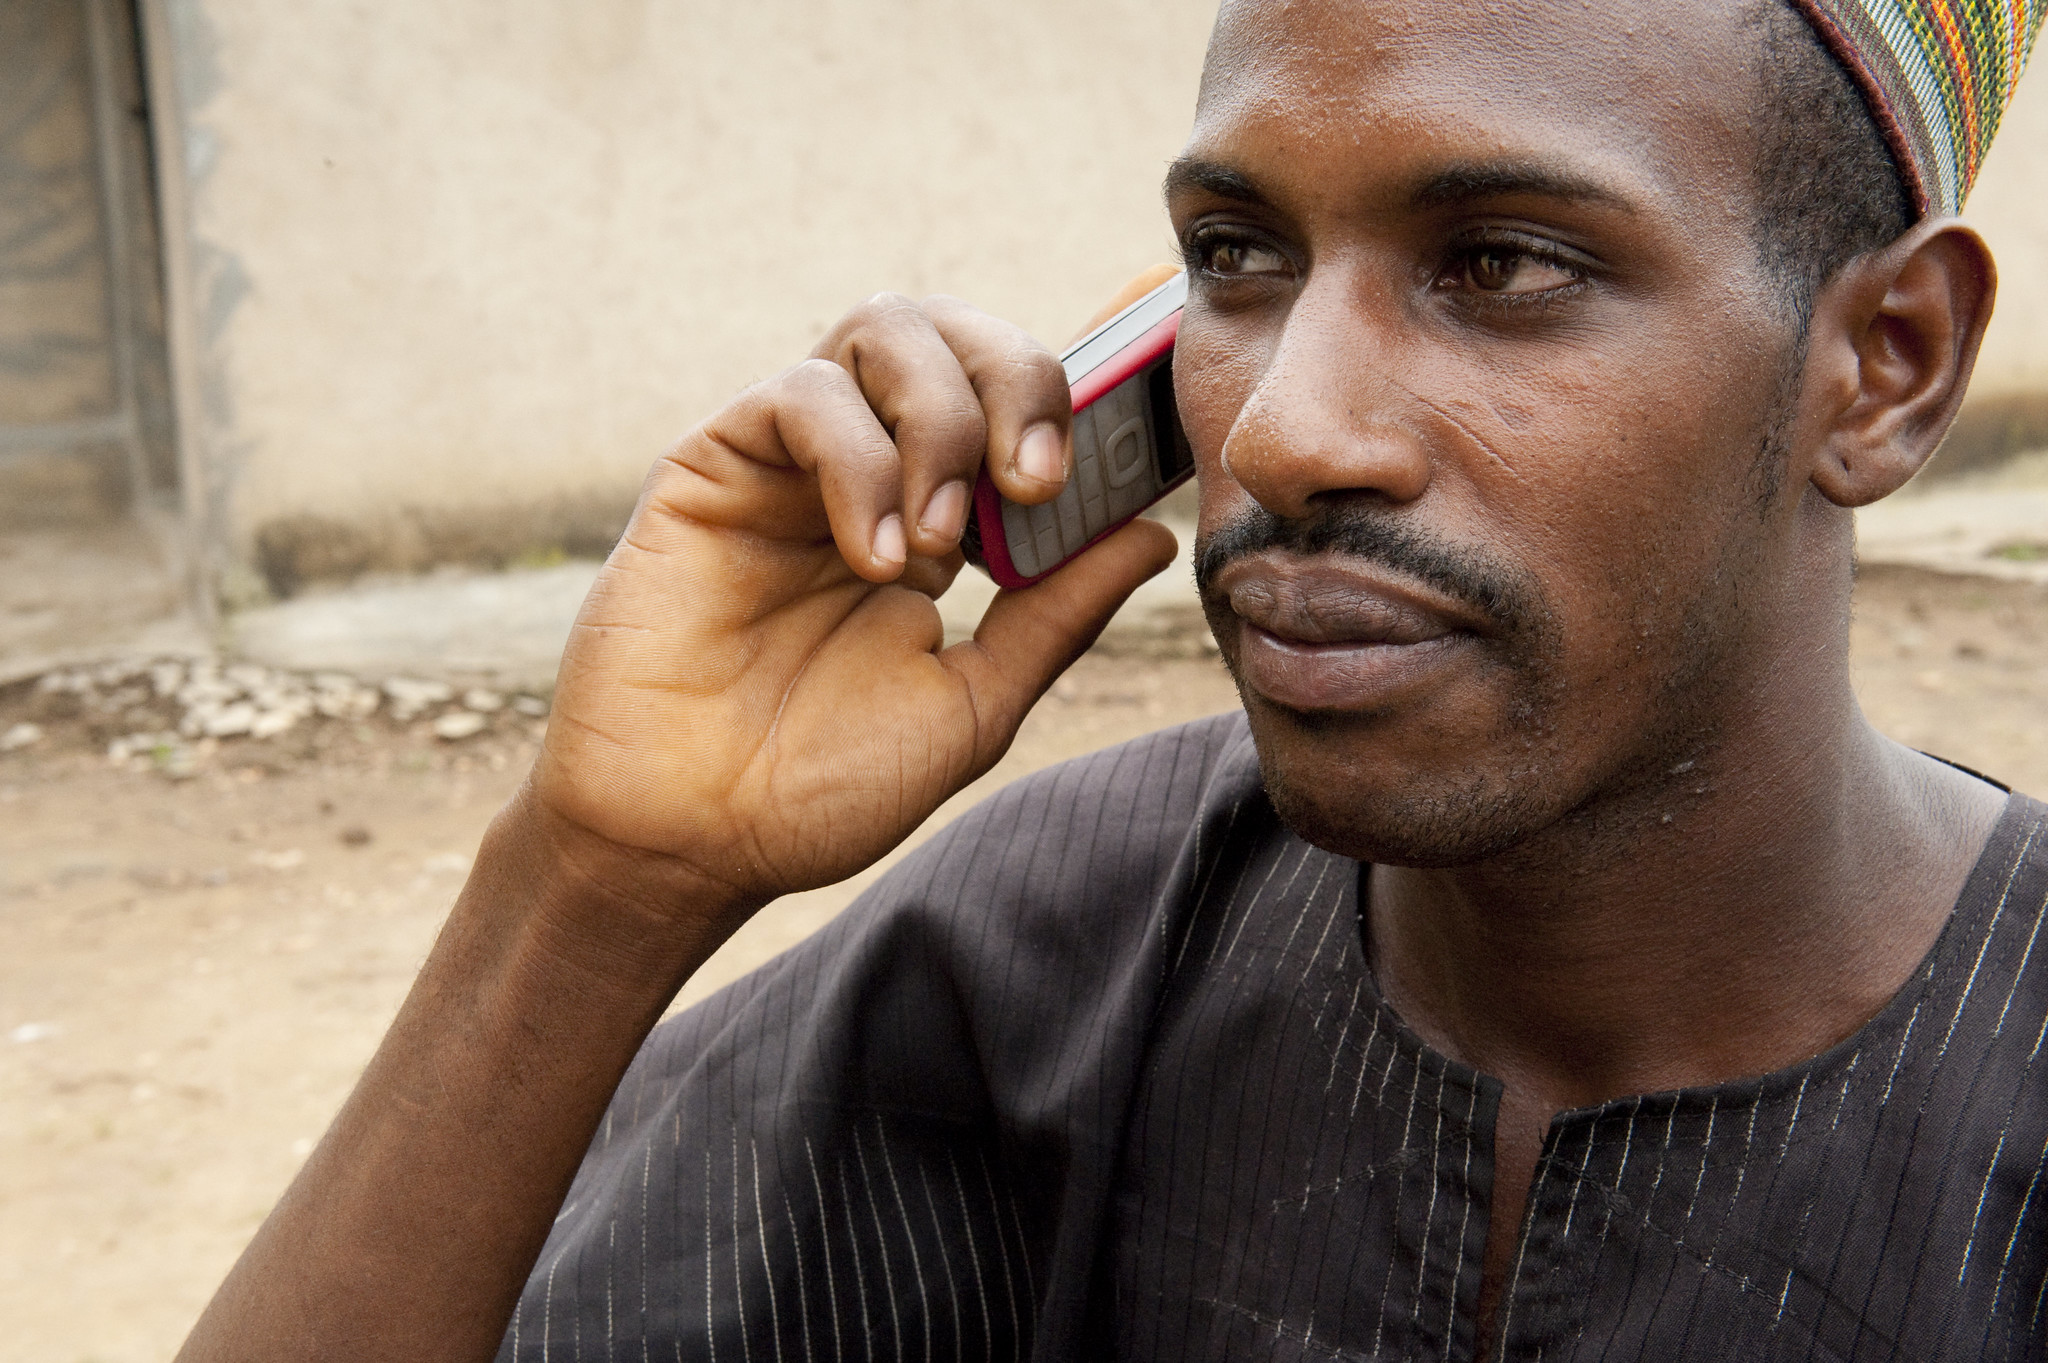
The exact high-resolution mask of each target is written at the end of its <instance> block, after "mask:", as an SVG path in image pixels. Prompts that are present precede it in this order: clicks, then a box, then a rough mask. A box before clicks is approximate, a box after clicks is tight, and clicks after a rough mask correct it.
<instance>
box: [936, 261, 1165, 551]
mask: <svg viewBox="0 0 2048 1363" xmlns="http://www.w3.org/2000/svg"><path fill="white" fill-rule="evenodd" d="M1187 297H1188V280H1187V276H1186V275H1185V274H1177V275H1175V276H1174V277H1173V278H1171V279H1169V280H1167V281H1166V282H1165V283H1164V284H1161V285H1160V286H1159V287H1158V288H1156V289H1154V290H1152V292H1150V293H1148V294H1146V295H1145V296H1144V297H1143V298H1140V299H1139V300H1138V301H1137V302H1135V303H1133V304H1131V305H1130V306H1129V307H1127V308H1125V309H1124V310H1123V311H1122V312H1120V313H1118V314H1117V315H1116V316H1114V317H1112V318H1110V319H1109V320H1108V321H1107V322H1104V323H1103V324H1102V325H1101V326H1099V327H1097V328H1096V329H1095V330H1093V331H1091V332H1089V333H1088V334H1087V335H1086V336H1083V337H1082V338H1081V339H1080V340H1078V341H1076V342H1075V343H1074V344H1073V345H1072V346H1071V347H1069V348H1068V350H1067V352H1066V353H1065V354H1064V355H1062V356H1060V363H1061V364H1063V365H1064V366H1065V367H1066V371H1067V386H1068V387H1069V388H1070V389H1072V390H1073V394H1074V469H1073V473H1072V475H1071V476H1070V477H1069V478H1068V479H1067V485H1066V486H1065V487H1064V488H1061V489H1060V495H1059V496H1057V497H1055V498H1053V499H1052V500H1051V501H1049V502H1045V503H1043V504H1041V505H1039V506H1025V505H1024V504H1022V503H1021V502H1013V501H1011V500H1009V499H1008V498H1007V497H1005V496H1003V495H1002V493H1000V492H998V491H996V485H995V484H994V483H993V482H991V481H990V479H989V476H988V473H987V471H986V470H984V471H983V472H982V475H981V479H980V481H979V482H977V483H976V484H975V488H974V510H973V513H972V514H971V515H970V516H968V518H967V528H966V530H965V531H964V532H963V533H962V535H961V536H960V548H961V551H962V552H963V553H964V554H965V555H966V556H967V561H968V562H970V563H972V564H974V565H975V566H976V567H978V568H980V569H981V570H982V571H983V572H985V573H987V574H988V575H989V576H990V577H992V578H994V579H995V581H996V585H997V586H999V587H1028V586H1030V585H1031V584H1032V583H1034V582H1036V581H1038V579H1040V578H1042V577H1044V576H1045V575H1046V574H1047V573H1050V572H1051V571H1052V570H1053V569H1055V568H1057V567H1059V566H1060V565H1061V564H1062V563H1065V562H1066V561H1067V560H1068V559H1070V558H1072V557H1073V556H1074V555H1076V554H1078V553H1080V552H1081V551H1082V550H1083V549H1086V548H1087V547H1088V546H1089V545H1091V544H1093V543H1095V541H1097V540H1099V539H1101V538H1102V537H1103V536H1104V535H1107V534H1108V533H1109V532H1110V531H1112V530H1114V529H1116V528H1117V527H1118V526H1120V525H1122V524H1124V522H1126V521H1129V520H1131V519H1133V518H1135V517H1136V516H1137V515H1138V514H1139V513H1140V512H1142V511H1144V510H1145V508H1146V507H1148V506H1151V505H1152V504H1153V503H1154V502H1156V501H1158V500H1159V499H1160V498H1161V497H1164V496H1165V495H1166V494H1167V493H1169V492H1171V491H1173V490H1174V489H1175V488H1176V487H1179V486H1180V485H1181V484H1182V483H1184V482H1186V481H1187V480H1188V479H1189V478H1190V477H1192V476H1193V474H1194V472H1195V458H1194V452H1193V451H1192V450H1190V449H1189V448H1188V438H1187V434H1186V432H1184V431H1182V430H1181V426H1180V411H1179V409H1178V408H1176V407H1175V406H1174V402H1173V340H1174V337H1175V335H1176V334H1178V332H1179V330H1180V313H1181V308H1182V307H1183V306H1184V305H1185V304H1186V302H1187Z"/></svg>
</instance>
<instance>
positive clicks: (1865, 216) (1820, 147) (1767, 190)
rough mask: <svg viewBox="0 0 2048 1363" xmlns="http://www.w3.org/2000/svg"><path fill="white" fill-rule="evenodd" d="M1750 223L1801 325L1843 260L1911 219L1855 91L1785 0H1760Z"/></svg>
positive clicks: (1880, 137) (1898, 180)
mask: <svg viewBox="0 0 2048 1363" xmlns="http://www.w3.org/2000/svg"><path fill="white" fill-rule="evenodd" d="M1754 19H1755V26H1756V29H1757V32H1758V38H1759V52H1758V56H1759V61H1758V75H1759V77H1760V81H1761V88H1762V92H1763V104H1762V106H1761V108H1760V110H1759V112H1758V115H1757V119H1756V124H1755V131H1756V137H1757V148H1756V151H1757V161H1756V171H1757V229H1758V235H1759V245H1760V247H1761V249H1762V252H1763V258H1764V264H1765V266H1766V268H1767V269H1769V270H1770V271H1771V272H1772V274H1773V275H1775V276H1776V277H1777V278H1778V279H1779V281H1780V282H1781V283H1782V285H1783V286H1784V288H1785V291H1786V300H1787V302H1789V303H1790V304H1791V306H1792V307H1793V309H1794V310H1795V312H1796V314H1797V317H1798V320H1799V324H1800V329H1801V331H1802V332H1803V331H1804V330H1805V324H1806V322H1807V320H1808V318H1809V315H1810V313H1811V311H1812V304H1813V295H1814V292H1815V290H1817V289H1818V288H1819V287H1820V286H1821V285H1822V284H1824V283H1825V282H1826V281H1827V280H1829V279H1830V278H1832V277H1833V276H1834V274H1835V272H1836V271H1837V270H1839V269H1841V268H1842V266H1844V265H1846V264H1847V263H1848V262H1849V261H1851V260H1853V259H1855V258H1856V257H1857V256H1859V255H1862V254H1864V253H1865V252H1867V251H1873V250H1876V249H1877V248H1878V247H1880V246H1886V245H1889V244H1890V243H1891V242H1893V241H1895V240H1896V239H1897V238H1898V237H1899V236H1900V235H1901V234H1902V233H1904V232H1905V230H1906V229H1907V228H1908V227H1910V226H1912V223H1913V213H1912V206H1911V204H1910V203H1909V201H1908V199H1907V197H1906V186H1905V181H1904V179H1903V177H1902V176H1901V175H1900V174H1899V168H1898V165H1897V164H1896V163H1895V162H1894V161H1893V159H1892V153H1891V150H1890V148H1889V147H1887V146H1886V144H1885V139H1884V134H1883V133H1882V132H1880V131H1879V129H1878V126H1877V120H1876V118H1874V117H1873V116H1872V114H1871V112H1870V105H1869V104H1868V103H1867V102H1866V101H1865V99H1864V97H1863V93H1862V91H1861V90H1859V89H1858V88H1857V86H1856V84H1855V82H1854V81H1853V80H1852V79H1851V78H1850V76H1849V73H1848V72H1847V71H1846V70H1844V69H1843V67H1842V64H1841V63H1840V62H1839V61H1837V60H1836V59H1835V56H1834V54H1833V53H1831V52H1830V51H1828V49H1827V46H1826V45H1825V44H1824V43H1823V42H1822V41H1821V38H1820V35H1819V34H1818V33H1816V32H1815V31H1814V28H1813V25H1811V24H1810V23H1808V22H1807V20H1806V18H1805V17H1804V16H1803V15H1801V14H1799V13H1798V12H1797V11H1795V10H1794V9H1793V8H1792V5H1791V3H1790V0H1760V2H1759V4H1758V6H1757V9H1756V11H1755V14H1754Z"/></svg>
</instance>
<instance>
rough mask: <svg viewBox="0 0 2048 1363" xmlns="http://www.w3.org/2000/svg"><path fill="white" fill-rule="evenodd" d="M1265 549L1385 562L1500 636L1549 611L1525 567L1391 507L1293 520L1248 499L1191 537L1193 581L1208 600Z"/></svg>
mask: <svg viewBox="0 0 2048 1363" xmlns="http://www.w3.org/2000/svg"><path fill="white" fill-rule="evenodd" d="M1268 550H1280V551H1284V552H1288V553H1294V554H1301V555H1304V556H1306V555H1312V554H1332V553H1334V554H1341V555H1343V556H1345V557H1347V558H1355V559H1360V560H1363V561H1365V562H1367V563H1373V564H1377V565H1379V566H1380V567H1383V568H1391V569H1392V570H1394V571H1395V572H1397V573H1401V574H1404V575H1406V576H1408V577H1411V578H1414V579H1416V580H1417V581H1420V582H1424V583H1427V584H1428V585H1430V586H1431V587H1434V588H1436V589H1437V590H1438V591H1440V592H1442V593H1444V594H1445V595H1446V596H1449V597H1451V598H1453V599H1455V600H1457V601H1459V602H1460V603H1462V604H1464V605H1466V606H1469V607H1471V608H1472V609H1473V610H1474V611H1476V612H1478V613H1479V614H1480V615H1482V616H1483V617H1485V618H1486V619H1487V620H1489V621H1491V622H1492V623H1493V624H1494V625H1495V626H1496V627H1497V628H1499V629H1500V631H1501V632H1502V633H1503V634H1506V635H1511V636H1512V635H1521V636H1524V637H1526V636H1529V635H1532V634H1534V633H1536V632H1537V631H1538V630H1540V629H1541V627H1542V624H1543V622H1544V621H1545V620H1546V619H1548V617H1549V612H1548V611H1547V610H1546V609H1545V608H1544V604H1543V595H1542V593H1541V591H1540V590H1538V589H1537V587H1536V585H1535V582H1534V580H1533V579H1532V578H1531V577H1530V575H1529V574H1528V573H1527V572H1525V571H1523V570H1522V569H1519V568H1516V567H1514V566H1513V565H1510V564H1508V563H1506V562H1504V561H1502V560H1500V559H1499V558H1497V557H1495V556H1493V555H1491V554H1488V553H1486V552H1485V551H1484V550H1481V549H1478V548H1475V547H1473V546H1470V545H1452V544H1448V543H1446V542H1444V541H1443V540H1440V539H1437V538H1435V537H1434V536H1431V535H1427V534H1424V533H1422V532H1421V531H1418V530H1417V529H1415V528H1414V527H1413V526H1412V525H1409V524H1408V523H1406V522H1405V521H1404V520H1403V518H1402V517H1401V516H1400V515H1399V513H1396V512H1392V511H1387V510H1383V509H1380V508H1377V507H1371V506H1336V507H1330V508H1327V509H1325V510H1324V511H1322V512H1321V513H1320V514H1318V515H1316V516H1314V517H1311V518H1306V519H1300V520H1290V519H1286V518H1284V517H1281V516H1277V515H1275V514H1273V513H1272V512H1271V511H1268V510H1267V509H1266V508H1264V507H1262V506H1256V505H1255V506H1252V507H1250V508H1248V509H1247V510H1245V511H1242V512H1240V513H1239V514H1238V515H1236V516H1234V517H1232V518H1231V519H1230V520H1229V521H1228V522H1226V523H1225V524H1224V525H1222V526H1221V527H1219V528H1218V529H1217V530H1216V531H1215V532H1214V533H1213V534H1209V535H1205V536H1202V537H1200V538H1198V539H1197V540H1196V541H1195V586H1196V588H1197V589H1198V590H1199V591H1200V592H1201V594H1202V596H1203V598H1204V599H1205V600H1207V601H1211V602H1214V601H1215V600H1217V598H1218V593H1217V591H1216V586H1215V583H1216V577H1217V575H1218V574H1219V573H1221V572H1222V571H1223V570H1224V569H1225V568H1226V567H1228V566H1229V565H1230V564H1231V563H1232V562H1234V561H1235V560H1237V559H1240V558H1244V557H1246V556H1247V555H1250V554H1258V553H1264V552H1266V551H1268Z"/></svg>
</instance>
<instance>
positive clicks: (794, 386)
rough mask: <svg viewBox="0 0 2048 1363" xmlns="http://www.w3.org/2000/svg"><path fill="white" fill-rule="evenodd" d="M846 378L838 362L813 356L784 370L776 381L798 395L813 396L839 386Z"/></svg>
mask: <svg viewBox="0 0 2048 1363" xmlns="http://www.w3.org/2000/svg"><path fill="white" fill-rule="evenodd" d="M845 378H846V371H845V370H844V369H842V368H841V367H840V366H839V365H838V364H836V363H834V362H833V361H831V360H827V359H822V358H820V357H817V356H813V357H812V358H810V359H808V360H803V361H800V362H798V363H797V364H793V365H791V366H790V367H789V368H787V369H785V370H783V371H782V373H781V374H780V375H778V376H777V378H776V379H775V382H776V383H777V385H778V386H780V387H783V388H786V389H788V390H789V391H790V392H791V393H792V394H794V395H796V396H800V397H813V396H817V395H819V394H823V393H825V392H828V391H830V390H832V389H835V388H837V387H838V386H839V385H840V384H841V383H842V382H843V381H844V380H845Z"/></svg>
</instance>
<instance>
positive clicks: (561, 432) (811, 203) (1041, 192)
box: [164, 0, 1212, 571]
mask: <svg viewBox="0 0 2048 1363" xmlns="http://www.w3.org/2000/svg"><path fill="white" fill-rule="evenodd" d="M164 4H165V8H166V10H167V11H168V15H167V18H168V28H169V31H170V34H171V36H172V39H173V46H174V48H175V50H176V56H177V68H178V75H177V79H178V80H179V83H180V85H181V86H182V87H183V91H184V94H185V101H186V104H187V109H186V112H185V123H186V127H185V130H184V133H185V145H186V146H187V148H188V155H189V156H190V159H191V161H192V163H193V167H192V172H191V182H192V183H191V209H190V213H191V228H192V241H193V249H192V251H191V256H192V261H193V268H194V269H195V270H196V271H197V272H198V274H199V275H200V276H201V277H202V278H201V281H200V287H199V289H198V290H197V294H198V311H199V314H200V317H199V321H200V325H199V326H198V328H197V332H198V334H197V336H196V337H195V346H196V349H197V351H198V355H197V360H198V368H199V369H200V370H202V371H203V374H202V386H204V387H205V388H206V389H207V391H208V393H209V398H208V401H207V403H206V406H207V408H208V425H209V429H208V430H207V431H206V432H204V439H205V445H206V449H205V451H204V454H205V459H204V462H205V463H207V464H208V465H209V466H210V467H211V469H212V471H213V473H212V478H213V480H214V483H215V486H214V488H213V490H212V492H211V494H210V501H209V505H210V507H211V510H212V512H213V514H214V515H215V516H216V517H217V519H218V528H219V530H220V531H222V532H224V533H225V534H226V535H227V536H228V537H229V538H230V539H231V540H232V541H233V542H234V543H235V544H237V545H238V546H247V545H249V544H250V543H251V542H252V540H259V539H261V538H262V537H263V536H264V535H265V532H266V530H267V531H268V535H269V538H268V539H267V540H263V543H265V544H266V545H267V547H268V548H269V550H270V551H271V558H272V560H273V567H276V566H277V562H276V561H277V559H278V556H279V554H280V553H283V552H285V551H289V552H290V553H293V554H297V555H299V556H300V557H301V558H302V559H303V560H304V565H303V566H304V567H305V568H306V569H307V570H308V571H318V570H319V569H320V568H322V567H323V566H335V565H336V564H338V565H339V566H344V567H345V566H347V562H348V561H349V560H350V558H351V556H362V555H368V556H370V557H371V558H372V559H373V560H376V561H382V560H383V559H386V558H396V559H399V560H403V559H405V558H406V557H408V556H412V557H416V558H421V559H426V558H433V557H438V556H444V555H447V554H451V553H452V554H455V555H456V556H461V555H462V554H463V553H465V552H468V551H469V550H472V549H482V550H484V551H486V552H487V551H488V548H489V545H488V544H487V543H486V541H490V540H492V539H493V538H494V537H495V538H496V539H497V540H498V541H501V542H503V541H508V540H509V541H516V540H519V539H521V538H525V539H528V540H534V541H540V542H545V541H546V540H548V539H549V538H550V537H560V536H563V535H566V536H567V537H568V538H569V539H570V540H571V541H572V543H571V546H570V547H571V548H572V549H573V548H575V547H578V545H577V544H576V543H575V541H577V540H578V539H579V538H581V539H585V540H587V539H589V538H591V537H592V536H594V535H601V534H602V533H603V532H604V531H605V529H606V528H607V526H608V525H610V524H611V523H612V522H613V521H614V520H615V518H616V517H617V515H618V513H619V511H620V510H621V509H622V508H623V507H624V506H626V505H628V504H630V500H631V494H632V491H633V489H634V488H635V487H636V486H637V484H638V481H639V479H640V476H641V474H642V473H643V472H644V471H645V469H646V466H647V464H648V463H649V461H650V460H651V459H652V458H653V456H655V455H656V454H658V453H659V452H660V450H661V449H662V448H664V447H665V445H666V444H667V443H668V442H669V441H670V440H672V439H673V438H674V436H676V435H677V434H679V433H680V432H681V431H682V430H683V429H685V428H686V427H687V426H688V425H689V424H690V423H691V422H692V421H693V420H695V419H696V418H697V417H699V416H701V415H702V414H704V413H705V412H706V411H707V410H709V409H710V408H711V407H712V406H713V405H714V404H716V403H717V402H718V401H719V400H720V399H721V398H722V397H723V396H724V395H726V394H728V393H730V392H732V391H733V390H735V389H736V388H738V387H740V386H741V385H743V384H745V383H747V382H748V381H750V380H752V379H755V378H758V377H761V376H764V375H766V374H769V373H771V372H773V371H774V370H776V369H778V368H780V367H781V366H783V365H785V364H787V363H790V362H791V361H792V360H794V359H797V358H800V357H801V356H802V355H803V353H804V352H805V350H806V349H807V348H808V347H809V345H810V344H811V343H812V341H813V340H815V339H816V338H817V336H818V335H819V334H820V333H821V332H822V330H823V329H824V327H825V326H826V325H827V323H828V321H829V320H830V319H832V318H834V317H836V316H837V315H838V314H839V313H840V312H841V311H843V310H844V309H845V308H846V307H847V306H848V305H849V304H851V303H852V302H854V301H856V300H858V299H859V298H861V297H863V296H865V295H866V294H868V293H871V292H873V291H876V290H879V289H896V290H902V291H905V292H908V293H913V294H915V293H923V292H931V291H940V290H943V291H947V292H953V293H959V294H962V295H964V296H966V297H968V298H970V299H972V300H973V301H975V302H976V303H978V304H980V305H982V306H984V307H987V308H989V309H992V310H994V311H996V312H998V313H1001V314H1003V315H1006V316H1009V317H1013V318H1015V319H1016V320H1018V321H1019V322H1020V323H1022V324H1023V325H1024V326H1026V327H1027V328H1029V329H1031V330H1032V331H1034V332H1035V333H1037V334H1039V335H1041V336H1044V337H1048V338H1058V337H1063V336H1064V335H1065V334H1066V332H1067V331H1068V330H1069V329H1070V328H1072V327H1073V326H1074V325H1076V324H1077V323H1078V322H1079V321H1081V320H1083V319H1085V318H1086V316H1087V315H1088V314H1089V313H1091V312H1093V311H1094V309H1095V306H1096V304H1097V302H1098V301H1099V300H1101V299H1102V298H1104V297H1106V296H1107V295H1108V294H1109V293H1110V292H1112V291H1113V290H1114V289H1115V288H1116V287H1117V286H1118V285H1119V284H1121V283H1122V281H1123V280H1124V279H1125V278H1127V277H1128V276H1129V275H1130V274H1131V273H1133V272H1134V271H1136V270H1138V269H1139V268H1142V267H1143V266H1145V265H1146V264H1148V263H1150V262H1153V261H1156V260H1160V259H1164V258H1166V257H1167V256H1168V255H1169V254H1170V251H1171V239H1170V236H1169V234H1168V232H1167V230H1166V226H1165V222H1164V218H1163V215H1162V214H1161V212H1160V210H1159V206H1158V190H1157V186H1158V183H1159V178H1160V175H1161V172H1162V171H1163V169H1164V167H1165V163H1166V162H1167V160H1168V159H1169V158H1170V157H1171V156H1172V155H1173V154H1174V152H1175V151H1176V150H1177V149H1178V147H1179V145H1180V142H1181V140H1182V138H1183V137H1184V135H1185V131H1186V124H1187V120H1188V116H1189V113H1190V111H1191V109H1192V105H1193V96H1194V87H1195V81H1196V78H1197V75H1198V72H1199V67H1200V62H1201V54H1202V46H1203V42H1204V39H1205V37H1206V32H1207V27H1208V22H1209V18H1210V15H1211V12H1212V0H1033V3H1030V4H1016V3H1007V2H998V0H975V2H974V3H958V2H957V0H955V2H948V0H891V2H890V3H886V4H875V3H855V2H854V0H756V2H755V3H746V4H731V3H711V0H584V2H582V3H575V4H569V3H562V0H444V2H443V3H439V4H433V5H391V4H378V5H369V4H350V3H337V2H333V0H329V2H328V3H318V4H298V5H277V4H272V3H268V2H267V0H164ZM309 516H310V517H317V518H320V519H321V520H324V521H331V522H338V523H342V524H341V525H340V526H329V527H326V532H327V533H328V536H329V537H328V538H327V539H324V540H323V538H322V534H323V528H322V527H321V526H320V525H319V524H316V523H314V522H309V521H307V520H305V519H303V518H306V517H309ZM290 518H300V519H290ZM280 526H282V530H281V529H280ZM612 528H615V526H613V527H612ZM471 530H475V531H477V532H478V533H477V534H476V535H474V536H472V537H471V538H473V539H474V540H475V541H476V542H475V543H474V544H472V543H470V542H469V541H468V540H466V539H465V536H466V535H468V534H469V532H470V531H471ZM280 537H281V538H280ZM285 566H286V568H287V569H289V565H288V564H287V565H285Z"/></svg>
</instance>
